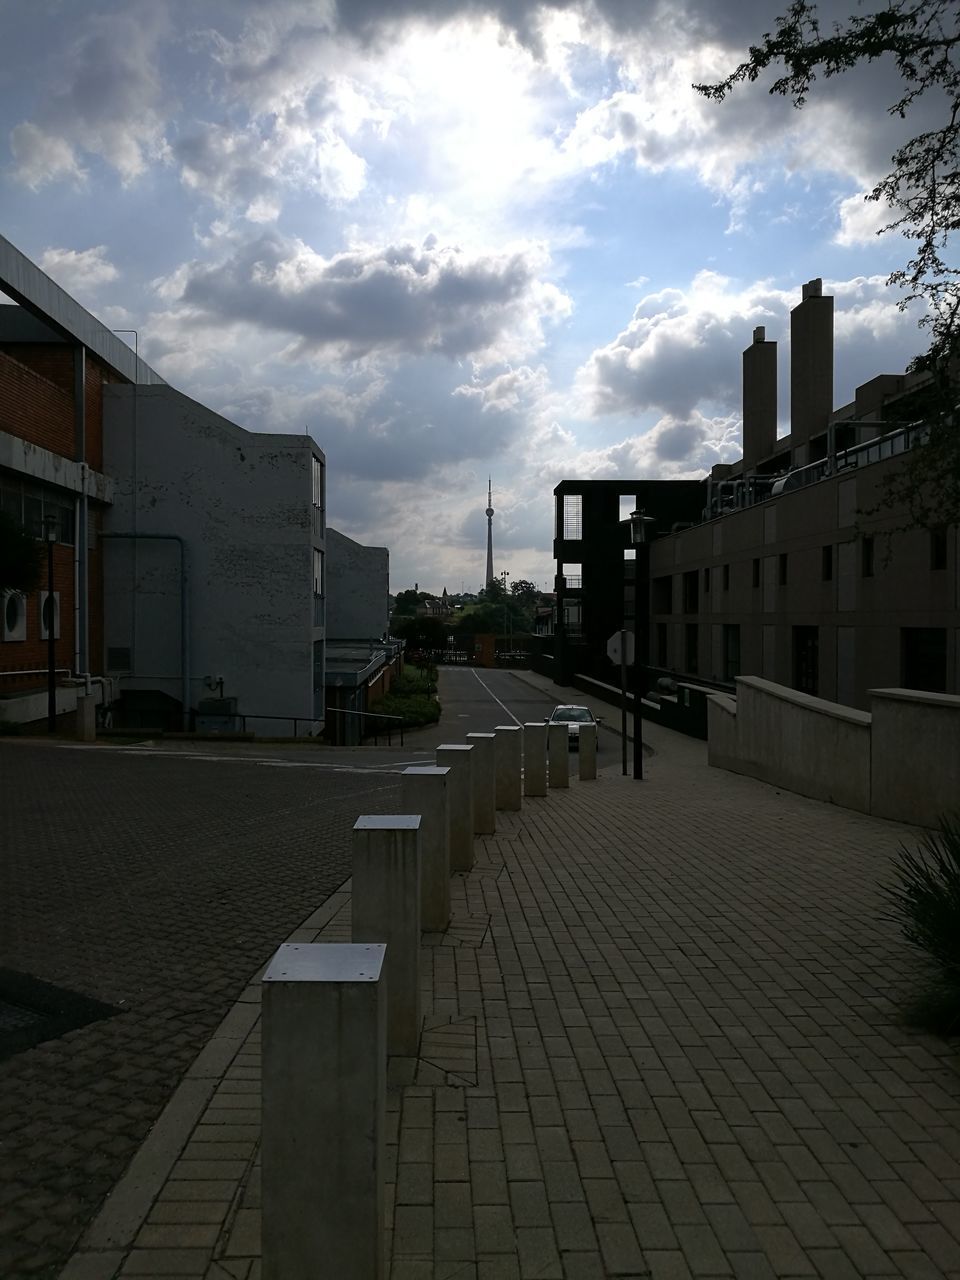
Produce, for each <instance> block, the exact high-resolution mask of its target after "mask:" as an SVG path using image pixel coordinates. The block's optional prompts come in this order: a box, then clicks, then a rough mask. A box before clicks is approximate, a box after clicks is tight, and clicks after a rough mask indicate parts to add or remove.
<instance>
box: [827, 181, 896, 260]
mask: <svg viewBox="0 0 960 1280" xmlns="http://www.w3.org/2000/svg"><path fill="white" fill-rule="evenodd" d="M839 215H840V226H839V228H838V230H837V233H836V235H835V236H834V242H835V243H836V244H839V245H843V246H844V248H847V249H849V248H852V247H854V246H856V245H861V244H869V243H870V242H871V241H872V240H873V239H874V238H875V237H876V236H877V235H878V234H879V232H880V231H881V230H882V229H883V227H885V226H886V225H887V223H888V222H889V221H890V210H889V208H888V207H887V205H886V204H884V203H882V202H881V201H879V200H868V199H867V192H866V191H859V192H857V194H856V195H853V196H847V197H846V198H845V199H844V200H841V201H840V204H839Z"/></svg>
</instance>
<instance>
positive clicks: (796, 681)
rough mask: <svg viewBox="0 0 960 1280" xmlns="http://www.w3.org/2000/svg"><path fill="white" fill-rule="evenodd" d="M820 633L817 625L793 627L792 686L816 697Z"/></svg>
mask: <svg viewBox="0 0 960 1280" xmlns="http://www.w3.org/2000/svg"><path fill="white" fill-rule="evenodd" d="M819 662H820V634H819V630H818V628H817V627H794V628H793V687H794V688H795V689H797V690H799V691H800V693H809V694H811V695H812V696H813V697H816V695H817V690H818V688H819Z"/></svg>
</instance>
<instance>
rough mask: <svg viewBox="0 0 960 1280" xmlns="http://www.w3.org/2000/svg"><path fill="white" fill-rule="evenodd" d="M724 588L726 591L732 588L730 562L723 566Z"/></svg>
mask: <svg viewBox="0 0 960 1280" xmlns="http://www.w3.org/2000/svg"><path fill="white" fill-rule="evenodd" d="M723 589H724V591H729V590H730V566H729V565H728V564H725V565H724V566H723Z"/></svg>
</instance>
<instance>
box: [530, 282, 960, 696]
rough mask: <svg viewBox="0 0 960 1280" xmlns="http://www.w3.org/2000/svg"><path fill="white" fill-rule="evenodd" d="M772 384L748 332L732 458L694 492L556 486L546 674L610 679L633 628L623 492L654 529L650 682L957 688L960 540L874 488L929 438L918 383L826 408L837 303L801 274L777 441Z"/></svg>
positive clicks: (648, 589) (868, 391)
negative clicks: (787, 407) (916, 525)
mask: <svg viewBox="0 0 960 1280" xmlns="http://www.w3.org/2000/svg"><path fill="white" fill-rule="evenodd" d="M776 379H777V368H776V343H774V342H770V341H768V340H767V338H766V334H765V331H764V330H763V329H762V328H761V329H757V330H756V331H755V332H754V340H753V343H752V344H751V346H750V347H748V348H747V350H746V351H745V352H744V357H743V452H744V457H743V459H742V460H741V461H739V462H736V463H733V464H729V465H722V466H716V467H714V468H713V470H712V471H711V473H710V475H709V476H708V477H706V478H705V479H704V480H699V481H681V482H664V481H660V482H657V481H629V482H628V481H600V482H597V481H564V482H563V483H562V484H560V485H559V486H558V487H557V489H556V490H555V491H554V492H555V495H556V502H557V540H556V542H555V544H554V556H555V558H556V561H557V589H558V611H557V632H558V638H557V640H556V642H555V670H556V671H557V674H558V676H561V677H563V678H564V679H565V681H567V682H569V680H570V678H571V676H572V675H574V674H576V673H580V674H583V675H588V676H593V677H594V678H599V679H605V680H607V681H609V682H614V681H615V679H616V676H615V672H614V670H613V667H612V664H610V663H609V661H608V660H607V658H606V642H607V640H608V639H609V637H610V635H611V634H612V633H613V632H614V631H615V630H616V629H617V628H618V627H620V626H622V625H625V626H627V627H629V628H631V629H633V628H634V623H635V611H634V607H633V599H632V584H633V568H632V566H631V565H630V564H629V563H626V565H625V561H624V554H625V548H626V547H627V546H629V533H628V531H627V528H626V526H625V525H623V524H622V523H621V521H622V520H623V518H624V516H625V515H626V514H628V511H627V510H626V506H627V505H629V499H627V502H626V503H624V502H623V500H622V498H623V495H625V494H628V495H635V505H636V506H637V507H639V508H646V513H647V514H648V515H654V516H656V517H657V519H656V523H654V524H652V525H651V526H650V528H651V530H652V534H648V538H649V539H650V541H649V545H648V546H647V547H645V548H643V549H642V552H641V554H642V555H643V557H644V559H645V560H646V563H645V564H644V565H643V570H644V572H643V573H642V575H641V581H642V582H643V584H644V585H643V586H642V587H641V591H642V593H643V594H642V595H641V600H642V601H643V611H642V614H641V618H640V626H639V631H640V637H641V640H640V649H641V654H642V661H644V663H645V665H646V666H647V668H648V670H647V673H646V682H647V687H648V688H649V687H651V686H652V685H653V684H654V682H655V679H656V677H658V676H660V675H662V674H664V673H665V672H669V673H670V674H671V675H673V676H674V677H675V678H676V679H677V680H678V681H684V682H690V683H702V684H705V685H708V686H715V685H717V684H720V685H730V686H732V684H733V681H734V680H735V679H736V677H737V676H739V675H756V676H762V677H764V678H765V679H768V680H772V681H774V682H776V683H777V684H782V685H785V686H787V687H791V688H794V689H798V690H801V691H803V692H805V693H809V694H812V695H815V696H819V697H822V698H826V699H828V700H830V701H835V702H839V703H843V704H846V705H848V706H853V707H861V708H866V707H867V706H868V705H869V698H868V691H869V690H870V689H873V688H884V687H894V686H900V687H906V688H915V689H927V690H931V691H935V692H941V693H957V692H960V557H958V548H957V529H956V528H955V527H948V528H941V529H933V530H926V529H911V530H904V529H903V528H902V525H903V524H904V513H903V512H901V511H897V510H894V509H891V508H890V507H889V506H885V505H884V498H885V489H884V486H883V480H884V477H885V476H889V475H890V474H891V473H892V472H895V471H896V470H897V469H899V468H902V467H903V466H904V464H905V461H906V460H907V457H908V455H909V454H910V452H911V451H912V450H913V449H916V448H920V447H922V446H923V442H924V439H925V436H926V428H925V425H924V421H923V408H922V405H923V392H924V385H923V378H922V376H921V375H906V374H903V375H901V374H882V375H880V376H878V377H876V378H873V379H871V380H870V381H869V382H868V383H865V384H864V385H862V386H860V387H858V388H857V390H856V394H855V397H854V400H853V401H852V402H851V403H850V404H847V405H844V406H843V407H841V408H839V409H836V410H830V408H829V401H830V397H831V394H832V387H833V299H832V298H831V297H829V296H824V295H823V292H822V287H821V282H820V281H819V280H814V281H810V282H808V283H807V284H806V285H804V287H803V295H802V299H801V301H800V303H799V304H798V306H797V307H796V308H794V311H793V313H792V315H791V374H790V386H791V428H792V429H791V433H790V434H789V435H786V436H781V437H779V438H778V437H777V435H776V425H777V424H776V402H777V399H776ZM680 486H685V487H680ZM577 521H579V523H577ZM572 528H576V531H577V536H576V537H571V529H572ZM577 566H579V569H580V573H579V576H578V575H576V574H575V573H574V572H573V570H574V569H576V568H577ZM574 581H576V584H577V585H576V586H575V587H574V586H573V582H574ZM561 590H562V591H563V595H562V597H561V595H560V592H561Z"/></svg>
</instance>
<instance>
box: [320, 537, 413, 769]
mask: <svg viewBox="0 0 960 1280" xmlns="http://www.w3.org/2000/svg"><path fill="white" fill-rule="evenodd" d="M326 563H327V593H328V594H327V675H326V715H327V727H326V736H327V738H329V739H330V740H331V741H333V742H336V743H343V744H347V745H353V744H355V743H359V742H360V741H362V739H363V736H364V734H365V733H366V732H367V731H368V730H369V729H370V728H371V727H373V726H374V724H375V722H374V721H373V720H371V719H370V718H369V715H370V713H371V712H375V710H376V704H377V703H378V701H379V700H380V699H381V698H382V697H383V696H384V695H385V694H386V693H388V692H389V691H390V685H391V683H392V680H393V677H394V675H395V674H396V673H397V672H398V671H399V669H400V664H401V660H402V653H403V643H402V641H399V640H390V639H388V628H389V623H390V592H389V578H390V553H389V551H388V550H387V548H386V547H365V546H363V545H361V544H360V543H359V542H355V541H354V540H353V539H352V538H348V537H347V536H346V535H345V534H342V533H339V532H338V531H337V530H336V529H330V528H328V529H327V559H326Z"/></svg>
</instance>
